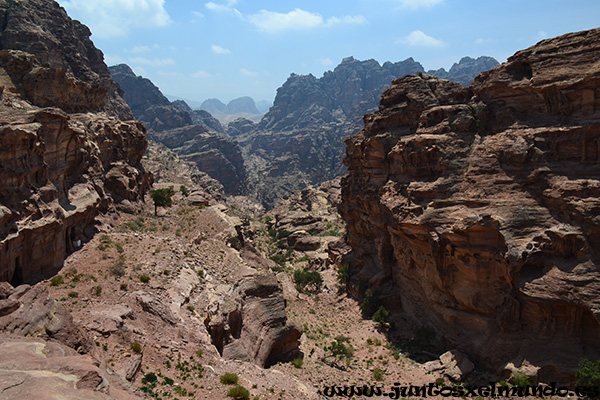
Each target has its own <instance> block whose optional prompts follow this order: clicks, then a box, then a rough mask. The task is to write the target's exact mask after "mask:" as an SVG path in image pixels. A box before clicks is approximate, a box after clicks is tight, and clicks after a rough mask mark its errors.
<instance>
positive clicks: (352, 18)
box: [325, 15, 367, 26]
mask: <svg viewBox="0 0 600 400" xmlns="http://www.w3.org/2000/svg"><path fill="white" fill-rule="evenodd" d="M366 22H367V19H366V18H365V17H363V16H362V15H346V16H344V17H341V18H339V17H331V18H328V19H327V22H326V23H325V25H326V26H333V25H338V24H357V25H360V24H364V23H366Z"/></svg>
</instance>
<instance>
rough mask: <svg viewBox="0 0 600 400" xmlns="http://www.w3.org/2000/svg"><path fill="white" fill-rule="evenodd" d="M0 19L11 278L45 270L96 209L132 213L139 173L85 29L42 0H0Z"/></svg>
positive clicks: (0, 201)
mask: <svg viewBox="0 0 600 400" xmlns="http://www.w3.org/2000/svg"><path fill="white" fill-rule="evenodd" d="M0 19H1V20H2V24H1V26H2V32H1V34H0V48H1V49H2V50H0V86H1V88H2V89H1V95H2V101H1V104H0V143H1V144H2V146H1V147H0V160H1V162H0V281H2V280H4V281H12V282H13V283H16V284H19V283H22V282H24V281H32V280H36V279H38V278H40V277H43V276H47V275H48V274H52V273H53V272H55V271H56V269H57V268H59V267H60V266H61V265H62V261H63V258H64V256H65V254H66V253H68V252H70V251H72V250H74V249H75V248H77V247H79V246H81V243H82V241H85V240H87V239H89V238H90V237H91V235H92V234H93V231H94V228H93V221H94V218H95V217H96V216H97V215H98V213H99V212H100V211H103V210H107V209H109V208H110V207H112V205H113V204H114V203H121V205H120V206H122V207H125V208H128V209H133V205H132V203H134V202H136V201H138V200H140V199H141V198H142V197H143V194H144V192H145V190H146V187H147V186H148V184H149V177H148V175H147V174H146V173H145V171H144V169H143V167H142V166H141V164H140V160H141V157H142V155H143V154H144V151H145V149H146V138H145V135H144V133H145V130H144V128H143V126H142V125H141V124H140V123H139V122H136V121H132V120H131V119H132V114H131V111H130V110H129V108H128V107H127V105H126V103H125V102H124V101H123V99H122V98H121V97H120V89H119V87H118V85H117V84H116V83H115V82H114V81H113V80H112V78H111V77H110V74H109V73H108V69H107V67H106V65H105V64H104V63H103V61H102V53H101V52H100V51H99V50H97V49H96V48H95V47H94V45H93V44H92V42H91V41H90V40H89V36H90V31H89V30H88V29H87V28H86V27H85V26H83V25H81V24H80V23H79V22H77V21H72V20H71V19H70V18H69V17H68V16H67V14H66V13H65V11H64V10H63V9H62V8H61V7H59V6H58V5H57V4H56V3H55V2H53V1H47V0H28V1H20V2H13V1H3V2H0ZM124 119H127V120H128V121H125V120H124Z"/></svg>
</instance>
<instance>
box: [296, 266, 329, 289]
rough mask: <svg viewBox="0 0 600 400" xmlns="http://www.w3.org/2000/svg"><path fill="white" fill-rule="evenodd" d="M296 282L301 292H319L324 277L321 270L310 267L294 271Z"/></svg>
mask: <svg viewBox="0 0 600 400" xmlns="http://www.w3.org/2000/svg"><path fill="white" fill-rule="evenodd" d="M294 283H295V284H296V289H298V291H300V292H313V293H314V292H317V291H318V290H320V289H321V285H322V284H323V277H322V276H321V273H320V272H319V271H311V270H309V269H308V268H304V269H302V270H296V271H294Z"/></svg>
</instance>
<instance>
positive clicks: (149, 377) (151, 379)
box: [142, 372, 158, 384]
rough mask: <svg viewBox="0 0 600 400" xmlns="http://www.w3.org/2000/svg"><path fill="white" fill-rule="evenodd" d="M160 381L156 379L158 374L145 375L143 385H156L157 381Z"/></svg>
mask: <svg viewBox="0 0 600 400" xmlns="http://www.w3.org/2000/svg"><path fill="white" fill-rule="evenodd" d="M157 380H158V378H157V377H156V374H155V373H153V372H150V373H147V374H146V375H144V377H143V378H142V383H143V384H147V383H149V384H153V383H156V381H157Z"/></svg>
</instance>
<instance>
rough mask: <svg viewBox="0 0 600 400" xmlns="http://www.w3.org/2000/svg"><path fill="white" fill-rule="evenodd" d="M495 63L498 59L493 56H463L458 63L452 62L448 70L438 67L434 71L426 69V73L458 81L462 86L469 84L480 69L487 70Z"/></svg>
mask: <svg viewBox="0 0 600 400" xmlns="http://www.w3.org/2000/svg"><path fill="white" fill-rule="evenodd" d="M496 65H498V61H497V60H496V59H495V58H493V57H486V56H481V57H477V58H471V57H463V58H461V59H460V61H459V62H458V63H454V64H453V65H452V67H451V68H450V70H449V71H446V70H445V69H444V68H440V69H438V70H435V71H427V73H428V74H430V75H435V76H437V77H438V78H441V79H448V80H449V81H453V82H458V83H460V84H461V85H463V86H469V85H470V84H471V82H472V81H473V79H475V77H476V76H477V75H479V74H480V73H481V71H487V70H488V69H492V68H494V67H495V66H496Z"/></svg>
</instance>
